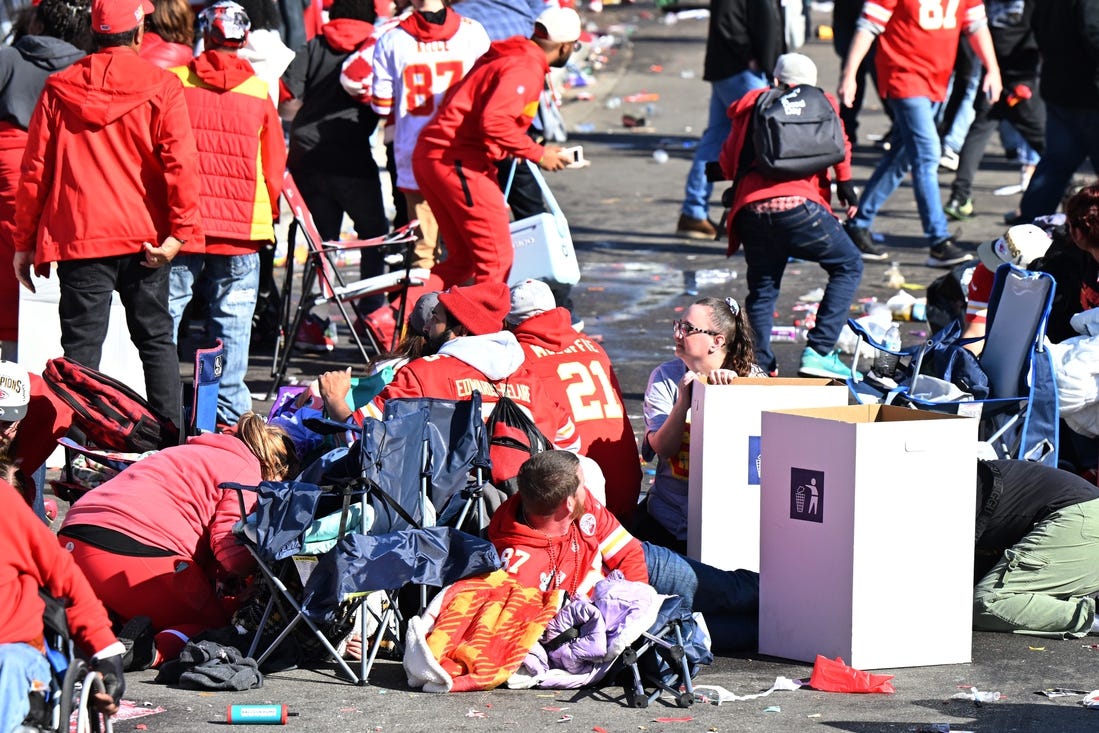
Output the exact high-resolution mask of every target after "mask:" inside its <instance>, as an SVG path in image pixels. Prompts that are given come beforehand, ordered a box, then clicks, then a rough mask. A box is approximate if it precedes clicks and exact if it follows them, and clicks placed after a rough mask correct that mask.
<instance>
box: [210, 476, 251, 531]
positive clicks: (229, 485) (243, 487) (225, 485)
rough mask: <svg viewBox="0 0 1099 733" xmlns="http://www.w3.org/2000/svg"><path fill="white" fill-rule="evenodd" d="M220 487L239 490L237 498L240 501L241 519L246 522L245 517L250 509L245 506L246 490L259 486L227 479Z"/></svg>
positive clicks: (223, 489) (225, 489) (227, 489)
mask: <svg viewBox="0 0 1099 733" xmlns="http://www.w3.org/2000/svg"><path fill="white" fill-rule="evenodd" d="M218 488H219V489H221V490H222V491H235V492H237V500H238V501H239V502H240V521H241V524H244V520H245V518H246V517H247V516H248V509H247V508H246V507H245V506H244V492H245V491H253V492H254V491H255V490H256V489H258V488H259V487H258V486H249V485H248V484H238V483H234V482H232V481H226V482H225V483H223V484H218Z"/></svg>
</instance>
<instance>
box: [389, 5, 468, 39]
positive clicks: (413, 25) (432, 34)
mask: <svg viewBox="0 0 1099 733" xmlns="http://www.w3.org/2000/svg"><path fill="white" fill-rule="evenodd" d="M461 23H462V18H461V16H459V15H458V14H457V13H455V12H454V11H453V10H450V9H449V8H448V9H447V11H446V19H445V20H443V22H442V24H438V23H429V22H428V20H427V18H425V17H424V16H423V13H413V14H412V15H410V16H408V17H407V18H405V19H404V20H402V21H401V22H400V23H399V24H398V25H399V26H400V27H401V28H403V29H404V30H405V31H407V32H408V34H409V35H410V36H412V37H413V38H415V39H416V40H417V41H420V42H421V43H428V42H430V41H449V40H450V39H451V38H453V37H454V34H455V33H457V32H458V26H459V25H461Z"/></svg>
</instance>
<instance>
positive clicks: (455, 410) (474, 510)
mask: <svg viewBox="0 0 1099 733" xmlns="http://www.w3.org/2000/svg"><path fill="white" fill-rule="evenodd" d="M413 415H417V416H419V418H418V419H421V420H422V421H423V425H424V433H423V452H424V456H423V458H424V463H423V471H424V478H425V485H426V499H427V501H428V502H429V503H430V506H431V507H432V508H433V509H434V511H435V514H436V522H435V523H437V524H441V525H448V526H452V527H458V528H461V529H465V530H466V531H469V532H473V533H481V532H482V531H483V530H484V528H485V527H486V526H487V525H488V517H489V515H490V513H491V511H490V510H491V509H493V508H495V506H498V505H499V503H500V502H501V501H502V500H503V498H504V497H502V496H495V495H494V494H495V493H497V492H496V490H495V489H494V488H493V487H492V485H491V484H489V483H488V481H489V477H490V475H491V467H492V464H491V462H490V461H489V454H488V437H487V435H486V433H485V423H484V418H483V416H482V402H481V393H480V392H478V391H476V390H474V392H473V394H472V395H471V396H470V399H468V400H442V399H433V398H428V397H417V398H399V399H392V400H388V401H387V402H386V403H385V419H386V422H389V421H391V420H405V419H408V418H409V417H410V416H413Z"/></svg>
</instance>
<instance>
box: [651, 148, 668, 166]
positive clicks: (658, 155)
mask: <svg viewBox="0 0 1099 733" xmlns="http://www.w3.org/2000/svg"><path fill="white" fill-rule="evenodd" d="M653 160H655V161H656V162H657V163H660V164H661V165H663V164H664V163H667V162H668V151H667V150H659V149H657V150H654V151H653Z"/></svg>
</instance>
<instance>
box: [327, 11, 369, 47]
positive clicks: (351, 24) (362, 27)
mask: <svg viewBox="0 0 1099 733" xmlns="http://www.w3.org/2000/svg"><path fill="white" fill-rule="evenodd" d="M321 33H322V34H323V35H324V40H326V41H328V45H329V46H331V47H332V48H333V49H335V50H336V51H339V52H340V53H351V52H352V51H354V50H355V49H357V48H358V47H359V46H361V45H362V43H363V41H365V40H366V39H368V38H370V36H372V35H374V26H373V25H372V24H371V23H367V22H366V21H365V20H355V19H354V18H336V19H335V20H332V21H329V22H327V23H325V24H324V27H323V28H321Z"/></svg>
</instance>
